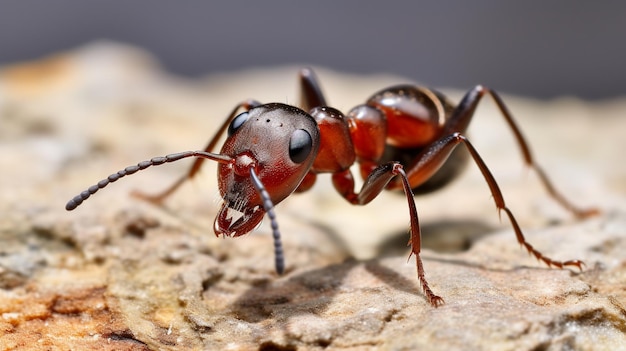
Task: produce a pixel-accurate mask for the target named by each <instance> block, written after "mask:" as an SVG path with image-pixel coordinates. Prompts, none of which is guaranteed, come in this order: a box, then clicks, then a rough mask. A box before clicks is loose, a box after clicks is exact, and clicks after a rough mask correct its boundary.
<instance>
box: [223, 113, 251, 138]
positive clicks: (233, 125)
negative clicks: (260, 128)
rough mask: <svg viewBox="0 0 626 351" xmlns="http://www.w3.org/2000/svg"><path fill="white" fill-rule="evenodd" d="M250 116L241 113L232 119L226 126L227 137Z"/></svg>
mask: <svg viewBox="0 0 626 351" xmlns="http://www.w3.org/2000/svg"><path fill="white" fill-rule="evenodd" d="M249 116H250V114H249V113H248V112H242V113H240V114H238V115H237V117H235V118H233V120H232V122H230V125H229V126H228V136H231V135H233V134H234V133H235V132H236V131H237V129H239V127H241V126H242V125H243V124H244V123H245V122H246V121H247V120H248V117H249Z"/></svg>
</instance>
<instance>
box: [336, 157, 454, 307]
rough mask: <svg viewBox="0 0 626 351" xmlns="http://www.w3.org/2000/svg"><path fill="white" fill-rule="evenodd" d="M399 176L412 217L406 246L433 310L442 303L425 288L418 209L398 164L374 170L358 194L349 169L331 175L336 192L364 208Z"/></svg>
mask: <svg viewBox="0 0 626 351" xmlns="http://www.w3.org/2000/svg"><path fill="white" fill-rule="evenodd" d="M396 176H399V177H400V179H401V180H402V185H403V188H404V194H405V195H406V200H407V203H408V206H409V215H410V217H411V239H410V240H409V245H410V246H411V254H410V255H409V258H411V255H413V254H414V255H415V264H416V267H417V277H418V279H419V281H420V283H421V286H422V290H423V291H424V294H425V295H426V298H427V299H428V302H429V303H430V304H431V305H432V306H433V307H438V306H440V305H442V304H443V303H444V301H443V299H442V298H441V297H439V296H437V295H435V294H434V293H433V291H432V290H431V289H430V287H429V286H428V281H427V280H426V274H425V272H424V265H423V263H422V259H421V257H420V250H421V247H422V244H421V241H422V240H421V232H420V226H419V220H418V217H417V208H416V206H415V200H414V199H413V191H412V190H411V186H410V184H409V180H408V178H407V176H406V173H405V172H404V169H403V167H402V165H401V164H400V163H399V162H389V163H385V164H382V165H380V166H378V167H376V168H375V169H374V170H373V171H372V172H371V173H370V174H369V175H368V177H367V179H366V180H365V183H364V184H363V187H362V188H361V191H360V192H359V193H358V194H356V193H355V192H354V177H353V176H352V173H351V172H350V170H349V169H347V170H344V171H341V172H337V173H333V175H332V179H333V185H334V186H335V189H337V191H338V192H339V193H340V194H341V195H342V196H343V197H344V198H345V199H346V200H348V201H349V202H350V203H352V204H354V205H365V204H367V203H369V202H370V201H372V200H373V199H374V198H376V196H378V194H380V193H381V191H383V190H384V189H385V186H386V185H387V184H388V183H389V181H391V179H392V178H394V177H396Z"/></svg>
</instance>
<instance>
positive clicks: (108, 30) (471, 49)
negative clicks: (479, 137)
mask: <svg viewBox="0 0 626 351" xmlns="http://www.w3.org/2000/svg"><path fill="white" fill-rule="evenodd" d="M96 39H111V40H115V41H120V42H125V43H129V44H134V45H137V46H140V47H143V48H145V49H147V50H149V51H150V52H152V53H153V54H154V55H156V56H157V57H158V58H159V60H161V62H162V63H163V65H164V66H165V67H166V68H167V69H168V70H169V71H171V72H173V73H176V74H180V75H185V76H190V77H194V76H199V75H205V74H210V73H212V72H218V71H220V72H222V71H229V70H236V69H240V68H248V67H256V66H275V65H280V64H287V63H291V64H293V63H302V64H314V65H322V66H327V67H329V68H332V69H336V70H341V71H346V72H354V73H379V72H387V73H394V74H398V75H402V76H405V77H407V78H410V79H413V80H416V81H420V82H423V83H425V84H427V85H429V86H434V87H453V88H459V89H468V88H470V87H471V86H473V85H475V84H477V83H481V84H486V85H488V86H490V87H492V88H494V89H496V90H498V91H501V92H506V93H514V94H521V95H527V96H533V97H539V98H552V97H557V96H563V95H569V96H577V97H581V98H586V99H605V98H612V97H615V96H618V95H622V94H624V92H625V87H624V85H625V83H626V70H625V69H624V64H625V63H626V2H624V1H566V0H556V1H517V2H511V1H495V0H494V1H487V0H483V1H463V0H451V1H429V2H418V1H381V0H378V1H372V0H363V1H316V0H309V1H277V0H272V1H214V2H210V1H149V0H136V1H82V0H81V1H78V0H75V1H70V0H57V1H34V0H20V1H4V2H2V3H0V64H7V63H11V62H16V61H20V60H26V59H34V58H38V57H41V56H44V55H46V54H49V53H52V52H55V51H58V50H65V49H71V48H74V47H77V46H80V45H81V44H84V43H87V42H90V41H93V40H96Z"/></svg>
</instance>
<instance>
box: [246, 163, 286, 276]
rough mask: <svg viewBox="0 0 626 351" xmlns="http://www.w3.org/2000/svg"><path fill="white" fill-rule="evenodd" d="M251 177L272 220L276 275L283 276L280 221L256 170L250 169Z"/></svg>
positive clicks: (283, 260) (283, 264) (283, 258)
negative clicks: (277, 219)
mask: <svg viewBox="0 0 626 351" xmlns="http://www.w3.org/2000/svg"><path fill="white" fill-rule="evenodd" d="M250 177H251V178H252V184H253V185H254V187H255V188H256V190H257V191H258V192H259V195H260V196H261V200H262V201H263V209H264V210H265V213H267V216H268V217H269V218H270V224H271V226H272V236H273V237H274V258H275V265H276V273H278V274H279V275H282V274H283V273H284V272H285V255H284V254H283V244H282V241H281V240H280V231H279V230H278V221H276V213H274V204H273V203H272V199H270V194H269V193H268V192H267V190H266V189H265V186H264V185H263V183H261V180H260V179H259V177H258V176H257V175H256V172H255V171H254V168H250Z"/></svg>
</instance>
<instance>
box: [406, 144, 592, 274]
mask: <svg viewBox="0 0 626 351" xmlns="http://www.w3.org/2000/svg"><path fill="white" fill-rule="evenodd" d="M460 143H463V145H465V147H466V148H467V150H468V151H469V153H470V155H471V156H472V158H473V159H474V163H476V165H477V166H478V168H479V169H480V172H481V173H482V175H483V177H484V178H485V181H486V182H487V185H489V190H490V191H491V195H492V196H493V199H494V202H495V203H496V208H497V209H498V214H500V211H504V212H505V213H506V215H507V216H508V217H509V220H510V222H511V225H512V226H513V230H514V231H515V236H516V237H517V242H518V243H519V244H520V245H521V246H524V247H525V248H526V250H528V252H529V253H530V254H532V255H533V256H535V257H536V258H537V259H538V260H541V261H543V262H544V263H545V264H546V265H548V267H551V266H556V267H559V268H563V267H565V266H576V267H578V269H580V270H582V266H583V265H584V263H583V262H582V261H579V260H569V261H555V260H553V259H551V258H549V257H547V256H545V255H543V254H542V253H541V252H539V251H537V250H536V249H535V248H534V247H533V246H532V245H531V244H530V243H528V242H527V241H526V238H525V237H524V234H522V230H521V229H520V227H519V225H518V224H517V220H516V219H515V217H514V216H513V213H512V212H511V210H509V208H508V207H506V204H505V203H504V196H503V195H502V192H501V191H500V188H499V186H498V184H497V183H496V180H495V178H494V177H493V175H492V174H491V171H489V168H487V165H486V164H485V162H484V161H483V159H482V158H481V157H480V155H479V154H478V151H476V149H475V148H474V146H472V144H471V143H470V142H469V140H467V138H466V137H465V136H463V135H461V133H458V132H456V133H453V134H451V135H449V136H446V137H444V138H442V139H439V140H438V141H437V142H435V143H434V144H433V145H432V146H431V147H429V148H428V149H426V150H424V151H423V152H422V153H421V154H420V155H419V156H418V161H417V163H416V164H415V166H413V168H412V169H411V170H410V171H409V176H411V174H413V175H414V176H415V175H417V176H418V178H420V179H421V178H428V177H429V175H430V174H431V172H434V171H433V170H437V169H438V167H439V166H440V165H441V164H443V163H444V162H445V161H446V159H447V158H448V156H449V155H450V153H451V152H452V151H453V149H454V148H455V147H456V146H457V145H458V144H460Z"/></svg>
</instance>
